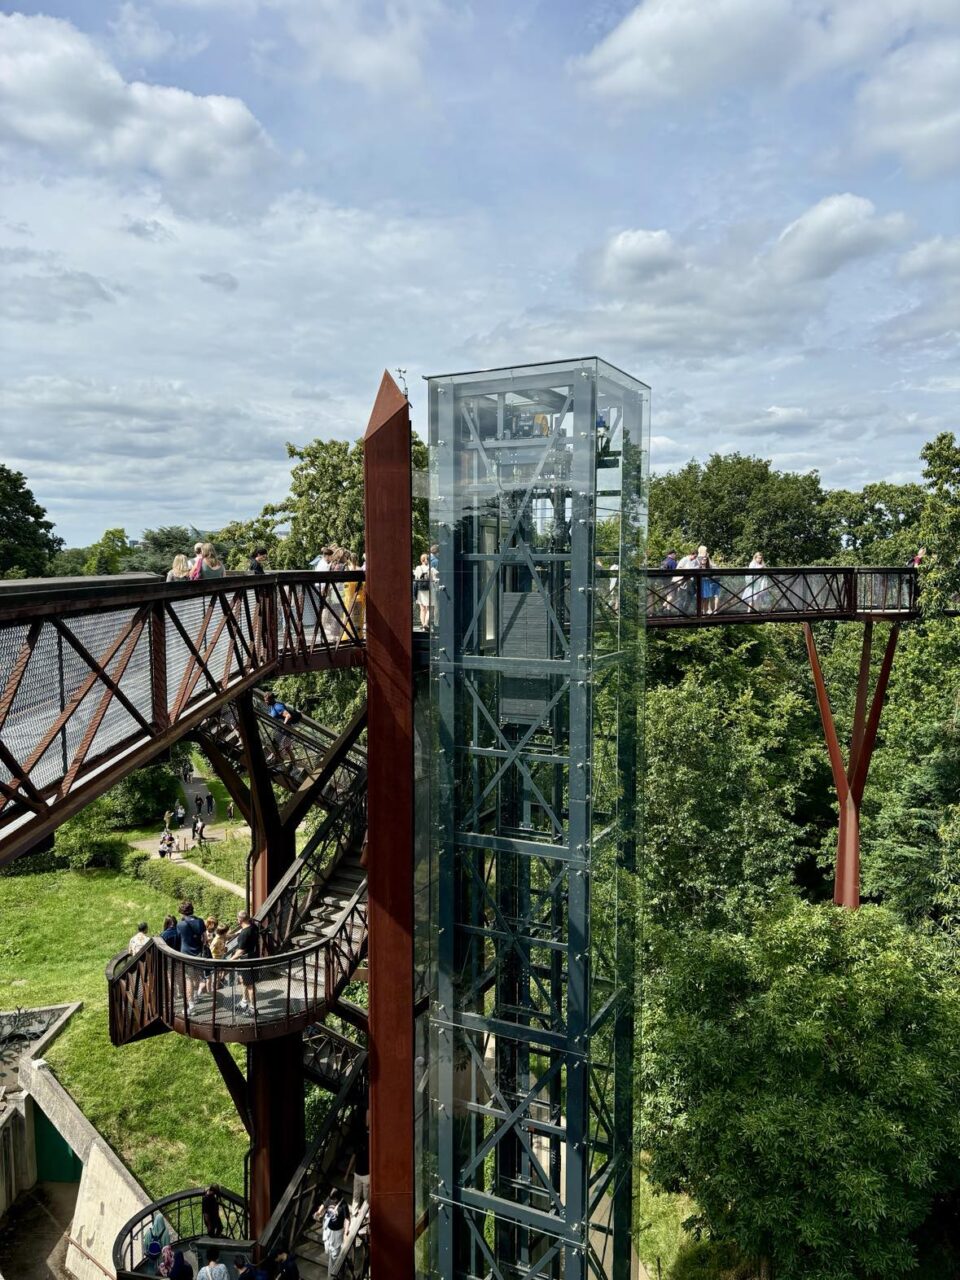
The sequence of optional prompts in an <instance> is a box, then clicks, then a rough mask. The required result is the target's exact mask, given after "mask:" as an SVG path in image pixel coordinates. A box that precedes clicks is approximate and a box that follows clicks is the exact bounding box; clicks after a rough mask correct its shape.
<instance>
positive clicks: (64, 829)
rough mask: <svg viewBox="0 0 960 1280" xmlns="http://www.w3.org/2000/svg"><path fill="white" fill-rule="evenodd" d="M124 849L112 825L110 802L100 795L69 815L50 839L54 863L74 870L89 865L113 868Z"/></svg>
mask: <svg viewBox="0 0 960 1280" xmlns="http://www.w3.org/2000/svg"><path fill="white" fill-rule="evenodd" d="M125 849H126V842H125V841H124V840H123V839H122V838H121V837H120V836H118V835H116V834H115V832H114V831H113V830H112V828H111V823H110V811H109V806H108V805H107V804H106V802H105V798H104V797H102V796H101V798H100V799H99V800H94V801H93V802H92V803H91V804H88V805H87V806H86V807H85V808H83V809H81V810H80V812H79V813H78V814H76V815H75V816H74V817H72V818H68V819H67V821H66V822H64V823H63V825H62V826H60V827H58V828H57V833H56V835H55V836H54V840H53V852H54V856H55V858H56V859H57V860H58V861H57V865H58V866H61V867H70V868H71V869H72V870H73V871H84V870H86V869H87V868H88V867H107V868H110V869H112V870H116V869H117V868H118V867H119V866H120V860H121V858H122V857H123V853H124V851H125Z"/></svg>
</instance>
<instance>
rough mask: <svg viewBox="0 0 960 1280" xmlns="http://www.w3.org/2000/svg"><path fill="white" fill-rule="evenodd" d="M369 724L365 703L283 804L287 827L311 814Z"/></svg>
mask: <svg viewBox="0 0 960 1280" xmlns="http://www.w3.org/2000/svg"><path fill="white" fill-rule="evenodd" d="M366 725H367V708H366V704H364V705H363V706H362V707H360V708H359V709H358V710H357V711H356V712H354V715H353V717H352V718H351V720H350V722H349V723H348V724H347V726H346V728H344V729H343V730H342V731H341V732H340V733H339V734H338V735H337V737H336V738H335V739H334V740H333V742H331V744H330V746H329V747H328V748H327V751H326V754H325V756H324V758H323V760H322V761H321V763H320V767H319V769H318V770H317V771H316V772H315V773H313V774H311V776H310V777H309V778H308V779H307V780H306V782H304V784H303V785H302V786H301V787H299V788H298V789H297V791H296V792H295V793H294V794H293V796H292V797H291V798H290V799H289V800H288V801H287V803H286V804H285V805H284V807H283V810H282V812H281V814H280V820H281V822H282V823H283V825H284V826H285V827H291V826H292V827H298V826H299V825H300V822H301V821H302V820H303V818H305V817H306V815H307V813H308V811H309V810H310V809H311V808H312V807H313V805H314V803H315V801H316V799H317V796H318V795H320V793H321V792H322V791H323V789H324V787H325V786H326V785H327V783H328V782H329V781H330V779H331V777H332V776H333V774H334V773H335V772H336V770H337V768H338V767H339V761H340V757H341V755H342V754H343V753H344V752H345V751H348V750H349V749H350V747H352V746H353V745H354V743H355V742H356V741H357V740H358V739H359V737H360V734H361V733H362V732H363V730H364V729H365V728H366Z"/></svg>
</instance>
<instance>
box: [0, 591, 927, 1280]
mask: <svg viewBox="0 0 960 1280" xmlns="http://www.w3.org/2000/svg"><path fill="white" fill-rule="evenodd" d="M608 573H609V580H610V583H611V586H612V587H614V588H616V573H615V570H609V571H608ZM363 583H364V575H363V574H362V573H352V574H342V573H341V574H329V573H328V574H317V573H289V574H287V573H280V574H267V575H263V576H257V577H247V576H242V577H240V576H238V577H231V578H224V579H219V580H212V581H201V582H196V583H188V584H169V585H168V584H164V583H158V582H156V581H155V580H152V579H150V580H125V579H116V578H112V579H110V580H108V581H103V580H84V581H82V582H78V581H77V580H69V581H67V582H57V583H55V584H49V585H47V584H40V583H31V584H11V586H10V587H6V588H3V589H0V862H6V861H9V860H10V859H12V858H14V857H16V856H18V855H19V854H20V853H23V852H25V851H27V850H29V849H30V848H32V847H34V846H36V845H37V844H38V843H40V842H41V841H43V840H44V839H45V838H48V837H49V835H50V834H51V833H52V831H53V830H54V829H55V828H56V826H57V825H58V824H59V823H60V822H62V821H64V820H65V819H66V818H67V817H69V816H71V815H72V814H73V813H75V812H77V811H78V810H79V809H80V808H82V807H83V805H85V804H87V803H88V802H89V801H90V800H92V799H93V798H95V797H96V796H97V795H100V794H101V793H103V792H104V791H106V790H107V789H108V788H109V787H111V786H113V785H114V784H115V783H116V782H117V781H119V780H120V779H121V778H122V777H124V776H125V775H126V774H128V773H129V772H131V771H132V770H134V769H136V768H138V767H140V766H142V765H144V764H146V763H149V762H150V761H151V760H153V759H155V758H156V757H157V756H160V755H162V753H163V752H165V751H166V750H167V749H168V748H169V747H170V746H171V745H172V744H173V743H174V742H176V741H178V740H179V739H181V738H183V737H185V736H187V735H191V736H192V737H194V738H195V739H196V740H197V741H198V742H199V744H200V745H201V747H202V748H203V750H204V751H205V752H206V754H207V755H208V757H209V758H210V759H211V761H212V762H213V763H214V767H215V768H216V770H217V772H218V773H219V774H220V776H221V778H222V779H223V781H224V782H225V784H226V785H227V787H228V789H229V790H230V793H231V795H233V796H234V797H235V798H236V799H237V801H238V803H239V805H240V807H241V811H242V812H244V814H245V816H247V817H248V818H249V819H250V821H251V825H254V827H255V832H256V830H259V829H260V828H262V827H263V825H264V823H265V822H267V823H268V819H269V815H267V816H266V817H265V812H266V810H268V809H270V808H271V806H272V807H273V821H274V825H275V828H276V831H278V832H280V833H281V834H283V835H284V837H285V838H286V839H287V841H288V845H289V847H290V848H291V849H292V848H293V844H292V833H293V832H294V830H295V829H296V827H297V825H298V823H299V822H300V821H301V820H302V819H303V818H304V817H305V816H306V814H307V813H308V812H309V811H311V810H314V811H315V819H316V822H315V827H314V830H313V833H312V834H311V836H310V837H309V839H308V840H307V843H306V844H305V846H304V847H303V849H302V851H301V852H300V853H299V855H298V856H295V857H294V856H292V855H291V857H290V859H289V865H288V866H287V867H286V870H285V871H284V872H283V874H282V875H281V876H280V877H279V879H278V880H277V882H276V883H275V884H273V885H271V886H270V887H269V891H268V892H266V893H261V894H257V895H251V892H250V886H249V885H248V900H249V899H250V897H251V896H254V897H256V898H257V903H258V905H257V908H256V911H255V913H254V915H255V919H256V921H257V924H258V926H259V933H260V953H259V954H258V955H256V956H252V957H246V958H243V959H241V960H230V959H227V960H221V961H215V960H211V959H209V958H207V959H204V958H202V957H189V956H186V955H183V954H182V953H180V952H177V951H174V950H172V949H171V948H169V947H167V946H166V945H165V944H164V943H163V942H162V941H161V940H160V939H158V938H155V939H153V940H152V941H151V942H150V943H149V944H148V945H147V946H146V947H145V948H144V949H143V950H142V951H141V952H140V953H138V955H136V956H135V957H130V956H128V955H127V954H126V953H123V954H121V955H118V956H116V957H114V959H113V960H112V961H111V962H110V964H109V965H108V966H107V984H108V993H109V1018H110V1034H111V1039H112V1040H113V1043H114V1044H116V1045H123V1044H126V1043H132V1042H136V1041H138V1040H141V1039H146V1038H149V1037H153V1036H156V1035H159V1034H163V1033H165V1032H168V1031H174V1032H176V1033H178V1034H181V1035H187V1036H190V1037H192V1038H194V1039H199V1040H202V1041H205V1042H206V1043H207V1044H208V1045H209V1047H210V1049H211V1051H212V1052H213V1054H214V1057H215V1059H216V1061H217V1065H218V1067H219V1068H220V1071H221V1074H222V1075H223V1078H224V1081H225V1083H226V1084H227V1087H228V1089H229V1090H230V1093H231V1096H232V1097H233V1100H234V1102H235V1104H236V1106H237V1109H238V1112H239V1114H240V1116H241V1119H242V1120H243V1122H244V1124H245V1126H246V1127H247V1130H248V1132H249V1133H250V1134H251V1138H253V1136H254V1132H255V1127H256V1118H255V1116H254V1114H253V1101H252V1094H251V1092H250V1091H249V1089H248V1087H247V1081H246V1080H245V1078H244V1076H243V1073H242V1072H241V1071H240V1068H239V1067H238V1066H237V1065H236V1062H235V1060H234V1059H233V1056H232V1055H231V1053H230V1051H229V1049H228V1047H227V1046H228V1045H229V1044H231V1043H234V1044H246V1045H248V1046H250V1047H251V1048H258V1047H259V1046H263V1045H266V1044H267V1043H268V1042H275V1041H282V1040H284V1039H285V1038H295V1042H296V1044H297V1045H298V1046H299V1048H298V1054H299V1059H300V1079H301V1080H303V1079H308V1080H312V1081H314V1082H315V1083H317V1084H319V1085H320V1086H321V1087H323V1088H325V1089H326V1090H328V1091H329V1093H330V1094H331V1105H330V1107H329V1109H328V1112H327V1115H326V1118H325V1121H324V1123H323V1126H322V1130H321V1132H320V1134H319V1135H318V1136H317V1139H316V1140H315V1141H314V1142H313V1143H312V1144H311V1146H310V1147H309V1149H308V1150H307V1151H306V1154H305V1155H304V1156H303V1159H302V1160H301V1162H300V1164H299V1166H298V1167H297V1168H296V1170H295V1172H294V1174H293V1176H292V1177H291V1179H290V1181H289V1185H288V1186H287V1190H286V1192H285V1193H284V1194H283V1196H282V1197H281V1199H280V1201H279V1203H277V1204H276V1207H275V1208H274V1210H273V1212H272V1214H271V1215H270V1217H269V1221H267V1224H266V1226H265V1227H262V1229H261V1230H259V1231H258V1232H256V1233H254V1232H253V1230H252V1228H251V1212H250V1199H249V1195H248V1192H247V1188H245V1190H244V1195H242V1196H240V1195H235V1194H233V1193H229V1192H226V1191H224V1192H223V1193H222V1196H221V1208H222V1227H223V1231H224V1235H223V1237H221V1238H219V1239H218V1241H217V1243H218V1244H219V1245H220V1246H221V1248H222V1249H223V1256H224V1257H225V1258H231V1257H236V1256H239V1255H240V1254H241V1253H242V1254H246V1255H248V1256H249V1254H250V1253H251V1252H252V1251H255V1250H260V1251H262V1252H266V1251H268V1250H269V1249H273V1248H277V1247H285V1248H292V1249H295V1250H296V1252H297V1255H298V1258H299V1260H300V1268H301V1273H302V1274H303V1275H304V1276H305V1280H322V1277H325V1276H327V1275H328V1274H334V1275H342V1276H352V1277H361V1276H365V1275H367V1274H368V1273H369V1236H368V1230H367V1207H366V1205H363V1206H361V1210H360V1212H358V1213H357V1214H355V1215H354V1218H353V1221H352V1223H351V1228H350V1231H349V1233H348V1236H347V1239H346V1242H345V1248H344V1251H343V1253H342V1255H341V1258H340V1260H339V1262H338V1264H337V1266H336V1268H335V1269H334V1271H333V1272H332V1273H328V1271H327V1267H326V1263H325V1261H324V1255H323V1250H322V1245H321V1241H320V1230H319V1226H318V1224H317V1223H316V1222H315V1221H314V1214H315V1212H316V1210H317V1208H318V1206H319V1205H320V1204H321V1203H322V1202H323V1199H324V1198H325V1196H326V1195H327V1193H328V1192H329V1189H330V1187H331V1185H339V1186H341V1187H342V1188H343V1190H344V1191H345V1192H346V1193H347V1195H348V1197H349V1193H350V1191H351V1181H352V1179H351V1175H352V1170H353V1168H354V1167H355V1161H356V1158H357V1154H358V1151H359V1149H360V1147H361V1146H362V1144H363V1141H364V1139H363V1134H364V1122H365V1115H366V1109H367V1087H368V1079H367V1051H366V1043H365V1025H366V1017H365V1012H364V1010H362V1009H360V1008H358V1007H357V1006H352V1005H351V1004H350V1003H349V1001H346V1000H345V998H344V997H345V992H346V990H347V987H348V985H349V983H350V982H351V980H353V979H354V978H355V976H356V975H357V973H358V970H359V969H360V967H361V966H362V965H363V964H364V962H365V958H366V954H367V947H368V933H367V924H368V915H367V873H366V831H367V821H366V787H367V776H366V756H365V752H364V750H363V748H362V747H361V746H360V744H359V737H360V733H361V731H362V729H363V727H364V725H365V710H364V709H361V710H360V711H359V712H358V713H357V714H356V715H355V716H354V717H353V719H352V720H351V722H350V723H349V724H348V725H347V727H346V728H345V729H344V730H343V731H342V732H341V733H339V734H335V733H333V732H332V731H330V730H328V729H326V728H324V727H323V726H322V725H320V724H318V723H317V722H315V721H313V720H311V719H309V717H306V716H302V715H300V716H299V717H298V719H297V721H296V723H293V724H291V725H289V726H283V727H282V728H281V727H280V726H279V725H278V723H277V721H275V720H273V719H272V718H271V717H270V716H269V714H268V713H267V712H266V709H265V708H264V707H263V706H261V705H258V704H255V703H253V702H252V700H251V699H250V697H249V696H248V695H249V693H250V691H251V690H253V689H254V687H255V686H256V685H257V684H259V683H260V682H262V681H265V680H269V679H270V678H272V677H275V676H279V675H284V674H294V673H303V672H311V671H325V670H335V669H346V668H350V667H355V666H358V665H362V664H363V663H364V662H365V657H366V655H365V644H364V621H363V604H364V601H363ZM644 590H645V593H646V599H645V604H646V621H647V625H648V626H649V627H651V628H656V629H662V628H677V627H704V626H717V625H730V624H733V625H738V624H758V623H766V622H799V623H806V624H808V625H807V628H806V631H807V635H808V648H811V646H812V635H811V633H810V630H809V624H810V623H812V622H814V621H817V620H848V621H859V622H862V623H864V624H866V628H867V631H866V634H867V635H869V632H870V630H871V629H872V625H873V623H875V622H878V621H880V622H890V623H893V624H895V627H894V637H895V632H896V629H897V627H896V624H899V623H901V622H905V621H909V620H911V619H913V618H916V617H917V616H918V602H917V575H916V571H915V570H912V569H889V568H878V569H859V568H834V567H813V568H789V569H779V568H778V569H763V570H743V569H736V570H728V569H710V570H674V571H669V570H651V571H650V572H648V574H647V575H646V582H645V587H644ZM607 605H608V607H609V608H610V610H611V612H612V613H615V612H616V600H615V590H612V591H611V592H610V596H609V600H608V601H607ZM420 638H421V639H422V640H424V641H425V640H426V637H425V636H422V637H420ZM891 661H892V647H891V645H890V644H888V651H887V654H886V655H885V658H884V669H883V670H882V671H881V678H880V681H879V682H878V687H877V691H876V693H875V695H874V700H873V704H872V705H871V707H870V708H869V714H868V708H867V706H866V697H867V682H866V678H865V677H864V676H863V672H862V673H861V681H860V691H859V692H858V725H859V729H858V728H857V726H855V736H856V733H857V732H859V734H860V738H859V746H858V745H857V743H856V742H855V743H854V746H855V747H856V748H857V752H858V754H859V758H860V762H859V766H858V767H859V768H860V770H861V773H862V775H863V776H860V777H859V781H858V780H857V779H858V775H857V774H856V771H855V770H854V771H853V772H852V773H851V777H850V779H848V780H847V783H846V785H847V792H848V795H847V798H848V801H849V800H851V798H852V799H856V788H857V787H858V786H859V790H860V792H861V793H862V784H863V777H865V771H866V763H867V762H868V761H869V748H870V746H871V745H872V739H871V737H870V735H871V733H872V734H873V735H874V736H875V733H876V721H877V719H878V717H879V706H880V703H881V702H882V697H883V692H884V690H885V687H886V677H887V676H888V675H889V665H890V662H891ZM811 664H812V666H813V669H814V677H815V680H816V679H817V677H818V673H819V664H818V663H817V662H816V654H815V649H813V648H811ZM862 667H863V669H864V670H866V669H868V667H869V644H868V642H867V640H866V639H865V658H864V662H863V663H862ZM821 686H822V677H820V679H819V681H818V685H817V688H818V699H820V705H821V712H824V706H825V705H826V707H827V710H829V704H828V703H826V695H825V692H824V693H823V697H822V698H820V694H821ZM830 726H832V720H831V721H829V725H828V718H827V717H826V716H825V719H824V727H825V731H827V736H828V745H829V739H830ZM834 737H835V734H834ZM831 762H832V763H834V753H833V750H832V748H831ZM835 772H836V770H835ZM841 787H842V784H838V790H840V789H841ZM277 795H285V796H286V800H285V801H276V800H275V797H276V796H277ZM258 797H259V798H258ZM841 799H842V797H841ZM857 803H858V801H857ZM842 814H843V809H841V815H842ZM841 821H842V817H841ZM843 838H844V836H843V827H842V826H841V843H842V841H843ZM255 840H256V835H255ZM245 992H246V993H248V994H249V995H250V997H251V998H250V999H249V1001H246V1000H243V999H242V998H241V997H242V996H243V995H244V993H245ZM331 1015H334V1016H335V1017H337V1018H338V1019H339V1025H340V1030H335V1029H334V1028H333V1027H332V1026H330V1025H329V1024H327V1025H325V1019H329V1018H330V1016H331ZM201 1197H202V1191H201V1190H200V1189H193V1190H188V1191H184V1192H181V1193H178V1194H177V1195H175V1196H171V1197H167V1198H165V1199H164V1200H162V1201H159V1202H157V1204H156V1205H152V1206H150V1207H149V1208H148V1209H146V1210H144V1211H143V1212H142V1213H141V1214H139V1215H137V1217H136V1218H135V1219H132V1220H131V1221H130V1222H129V1223H128V1224H127V1225H126V1226H125V1227H124V1229H123V1231H122V1232H121V1233H120V1236H119V1237H118V1239H117V1242H116V1245H115V1249H114V1258H113V1263H114V1267H115V1270H116V1273H117V1275H118V1277H128V1276H131V1277H132V1276H134V1275H143V1274H151V1267H152V1265H153V1264H152V1261H151V1259H150V1257H149V1255H148V1252H147V1239H148V1233H149V1230H150V1227H151V1225H152V1223H153V1219H154V1216H155V1214H156V1213H157V1212H159V1213H160V1214H161V1215H162V1216H163V1217H164V1219H165V1221H166V1222H167V1223H168V1225H169V1228H170V1234H171V1238H174V1239H176V1240H178V1241H180V1242H181V1243H182V1244H183V1245H184V1247H186V1248H187V1249H188V1250H192V1251H193V1254H194V1256H195V1257H196V1258H197V1260H198V1261H202V1250H203V1246H204V1244H205V1242H206V1241H207V1237H206V1236H205V1230H206V1224H205V1223H204V1222H203V1219H202V1213H201ZM260 1221H261V1226H262V1223H263V1221H264V1219H263V1217H262V1216H261V1219H260Z"/></svg>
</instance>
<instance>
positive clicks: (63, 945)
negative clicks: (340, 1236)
mask: <svg viewBox="0 0 960 1280" xmlns="http://www.w3.org/2000/svg"><path fill="white" fill-rule="evenodd" d="M196 878H197V879H199V877H196ZM238 901H239V899H238ZM168 910H169V897H168V895H166V894H164V893H158V892H157V891H156V890H154V889H153V888H152V887H151V886H150V885H148V884H147V883H146V882H145V881H142V880H131V879H130V878H129V877H128V876H127V875H125V874H123V873H120V872H116V871H84V872H76V871H61V872H58V873H55V874H48V875H44V876H36V877H29V878H20V879H9V880H0V917H2V918H3V920H4V922H5V924H6V928H5V929H4V930H3V932H2V936H0V1007H3V1008H5V1009H12V1008H14V1007H15V1006H17V1005H26V1006H29V1005H40V1004H61V1003H67V1002H69V1001H73V1000H81V1001H83V1006H84V1007H83V1009H82V1010H81V1011H80V1012H79V1013H78V1014H75V1015H74V1017H73V1019H72V1020H71V1022H70V1024H69V1025H68V1027H67V1030H66V1031H65V1032H64V1034H63V1035H62V1036H60V1038H59V1039H58V1040H56V1041H55V1043H54V1044H53V1045H51V1046H50V1048H49V1049H48V1050H47V1051H46V1052H45V1054H44V1057H45V1058H46V1060H47V1062H48V1063H49V1064H50V1067H51V1069H52V1070H53V1071H54V1073H55V1074H56V1076H57V1078H58V1079H59V1080H60V1081H61V1083H62V1084H63V1085H64V1087H65V1088H67V1089H68V1090H69V1091H70V1093H71V1095H72V1096H73V1098H74V1099H75V1100H76V1102H77V1104H78V1106H79V1107H80V1108H81V1109H82V1111H83V1113H84V1114H85V1115H86V1116H87V1117H88V1118H89V1119H90V1121H91V1122H92V1123H93V1124H94V1125H96V1127H97V1128H98V1129H99V1130H100V1132H101V1133H102V1134H103V1135H104V1137H105V1138H106V1139H107V1141H108V1142H109V1143H110V1144H111V1145H112V1146H113V1147H114V1149H115V1150H116V1151H117V1152H119V1154H120V1156H121V1158H122V1159H123V1160H124V1161H125V1163H126V1164H127V1165H128V1167H129V1168H130V1169H131V1170H132V1172H133V1174H134V1176H135V1177H137V1178H139V1179H140V1180H141V1181H142V1182H143V1184H144V1186H145V1187H146V1188H147V1190H148V1192H149V1193H150V1194H151V1196H155V1197H158V1198H159V1197H160V1196H164V1195H169V1194H171V1193H172V1192H174V1191H182V1190H183V1188H184V1187H194V1186H199V1185H203V1184H205V1183H209V1182H221V1183H223V1184H224V1185H225V1186H228V1187H231V1188H233V1189H234V1190H242V1189H243V1153H244V1151H245V1150H246V1148H247V1143H248V1139H247V1136H246V1133H245V1131H244V1129H243V1126H242V1124H241V1123H240V1120H239V1117H238V1116H237V1113H236V1110H235V1108H234V1105H233V1103H232V1102H231V1100H230V1096H229V1094H228V1093H227V1091H226V1089H225V1088H224V1086H223V1081H222V1079H221V1078H220V1074H219V1072H218V1071H217V1068H216V1066H215V1064H214V1062H213V1059H212V1057H211V1055H210V1052H209V1050H208V1049H207V1046H206V1045H205V1044H203V1043H202V1042H201V1041H198V1040H191V1039H189V1037H187V1036H178V1035H174V1034H169V1035H165V1036H161V1037H159V1038H157V1039H151V1040H146V1041H144V1042H143V1043H141V1044H128V1045H124V1046H123V1047H122V1048H119V1049H115V1048H114V1047H113V1045H112V1044H111V1043H110V1034H109V1026H108V1021H107V1008H106V981H105V979H104V973H103V971H104V965H105V964H106V963H107V961H108V960H109V959H110V957H111V956H114V955H116V954H117V952H119V951H122V950H124V948H125V947H126V945H127V942H128V939H129V938H130V936H131V935H132V934H133V933H134V932H135V930H136V927H137V922H138V921H140V920H146V921H148V923H149V924H150V927H151V928H155V927H158V926H159V925H160V924H161V922H162V920H163V917H164V915H165V914H166V912H167V911H168ZM234 910H235V908H234ZM8 1274H9V1273H8Z"/></svg>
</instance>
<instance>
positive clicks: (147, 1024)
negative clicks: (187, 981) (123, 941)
mask: <svg viewBox="0 0 960 1280" xmlns="http://www.w3.org/2000/svg"><path fill="white" fill-rule="evenodd" d="M156 960H157V953H156V946H155V943H154V942H153V940H151V941H150V942H148V943H147V944H146V946H144V947H142V948H141V949H140V950H139V951H138V952H137V953H136V955H133V956H132V955H130V954H129V952H127V951H121V952H120V954H119V955H116V956H114V957H113V959H112V960H111V961H110V963H109V964H108V965H107V993H108V1007H109V1017H110V1040H111V1042H112V1043H113V1044H115V1045H121V1044H129V1043H130V1042H131V1041H133V1040H138V1039H144V1038H145V1037H146V1036H147V1035H152V1034H154V1032H155V1030H157V1029H160V1028H157V1027H156V1024H157V1021H158V1019H159V1018H160V1002H159V1000H158V998H157V964H156ZM162 1029H163V1030H165V1028H162Z"/></svg>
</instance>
